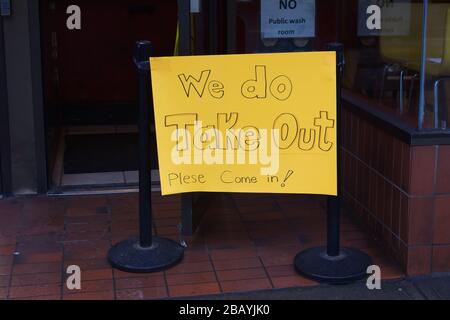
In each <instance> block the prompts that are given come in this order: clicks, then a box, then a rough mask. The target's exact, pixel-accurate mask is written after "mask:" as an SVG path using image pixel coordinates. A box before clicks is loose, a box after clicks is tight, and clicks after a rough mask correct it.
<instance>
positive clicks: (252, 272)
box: [217, 268, 267, 281]
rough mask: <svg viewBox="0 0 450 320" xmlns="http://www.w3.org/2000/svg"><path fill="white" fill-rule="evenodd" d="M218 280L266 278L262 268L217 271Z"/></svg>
mask: <svg viewBox="0 0 450 320" xmlns="http://www.w3.org/2000/svg"><path fill="white" fill-rule="evenodd" d="M217 278H218V279H219V281H233V280H248V279H262V278H267V275H266V272H265V270H264V269H263V268H252V269H239V270H222V271H217Z"/></svg>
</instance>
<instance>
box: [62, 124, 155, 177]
mask: <svg viewBox="0 0 450 320" xmlns="http://www.w3.org/2000/svg"><path fill="white" fill-rule="evenodd" d="M138 143H139V139H138V134H137V133H117V134H87V135H67V136H66V137H65V144H66V149H65V151H64V173H65V174H81V173H95V172H118V171H135V170H138V165H139V148H138ZM151 144H152V146H154V148H152V149H153V151H152V152H151V154H152V159H151V163H152V165H151V167H152V169H157V156H156V141H155V138H154V137H152V139H151Z"/></svg>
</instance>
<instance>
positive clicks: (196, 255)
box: [183, 248, 210, 263]
mask: <svg viewBox="0 0 450 320" xmlns="http://www.w3.org/2000/svg"><path fill="white" fill-rule="evenodd" d="M209 260H210V256H209V254H208V252H206V251H205V250H190V249H189V248H188V249H187V250H186V251H185V252H184V257H183V262H184V263H190V262H204V261H209Z"/></svg>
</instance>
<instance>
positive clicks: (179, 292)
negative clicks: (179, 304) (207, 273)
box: [169, 282, 220, 297]
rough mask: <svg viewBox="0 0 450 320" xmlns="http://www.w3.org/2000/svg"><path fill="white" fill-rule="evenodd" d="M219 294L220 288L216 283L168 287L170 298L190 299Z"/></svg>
mask: <svg viewBox="0 0 450 320" xmlns="http://www.w3.org/2000/svg"><path fill="white" fill-rule="evenodd" d="M219 293H220V287H219V284H218V283H217V282H211V283H201V284H187V285H178V286H169V295H170V296H171V297H192V296H203V295H211V294H219Z"/></svg>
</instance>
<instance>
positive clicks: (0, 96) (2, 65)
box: [0, 17, 12, 196]
mask: <svg viewBox="0 0 450 320" xmlns="http://www.w3.org/2000/svg"><path fill="white" fill-rule="evenodd" d="M7 90H8V88H7V84H6V58H5V41H4V34H3V17H0V195H4V196H10V195H11V194H12V181H11V141H10V135H9V112H8V91H7Z"/></svg>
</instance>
